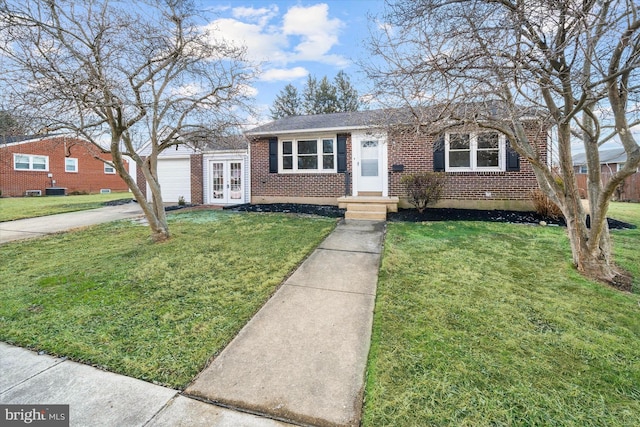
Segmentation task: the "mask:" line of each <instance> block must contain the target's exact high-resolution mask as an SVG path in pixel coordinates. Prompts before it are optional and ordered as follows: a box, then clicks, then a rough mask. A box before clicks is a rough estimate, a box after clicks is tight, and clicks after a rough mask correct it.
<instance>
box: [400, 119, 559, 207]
mask: <svg viewBox="0 0 640 427" xmlns="http://www.w3.org/2000/svg"><path fill="white" fill-rule="evenodd" d="M528 136H529V138H532V140H534V141H537V145H538V147H539V150H540V153H541V154H542V157H543V158H544V159H546V146H547V134H546V132H542V131H541V132H538V130H536V129H534V128H533V127H532V128H531V129H529V130H528ZM435 139H436V137H435V136H434V135H428V134H418V133H417V132H416V130H415V128H413V129H412V130H410V131H407V132H404V133H402V132H396V133H394V134H393V135H391V137H390V138H389V141H388V142H389V149H388V152H389V195H390V196H400V197H402V196H404V195H405V190H404V186H403V185H402V184H401V183H400V180H401V178H402V176H403V175H406V174H410V173H416V172H428V171H433V143H434V140H435ZM394 164H399V165H404V171H403V172H392V166H393V165H394ZM446 175H447V183H446V186H445V192H444V195H443V197H442V199H443V200H529V198H530V197H529V192H530V191H531V190H533V189H535V188H537V187H538V185H537V182H536V178H535V175H534V173H533V169H532V168H531V165H530V164H529V163H528V162H527V161H526V160H524V159H522V158H520V171H518V172H447V173H446ZM489 193H490V194H489Z"/></svg>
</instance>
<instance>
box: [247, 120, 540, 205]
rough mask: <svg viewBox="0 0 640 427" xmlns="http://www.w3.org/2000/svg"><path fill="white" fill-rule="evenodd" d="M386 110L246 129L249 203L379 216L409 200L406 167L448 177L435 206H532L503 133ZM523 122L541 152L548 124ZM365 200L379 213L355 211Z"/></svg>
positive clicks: (526, 178) (530, 184)
mask: <svg viewBox="0 0 640 427" xmlns="http://www.w3.org/2000/svg"><path fill="white" fill-rule="evenodd" d="M385 116H388V115H387V114H386V113H385V111H382V110H372V111H359V112H350V113H334V114H324V115H312V116H294V117H285V118H282V119H279V120H276V121H273V122H270V123H267V124H265V125H263V126H259V127H256V128H254V129H252V130H250V131H248V132H246V136H247V137H248V138H249V139H250V145H249V153H250V160H251V203H255V204H263V203H310V204H329V205H339V206H341V207H346V208H347V218H349V217H351V218H356V217H361V218H364V217H367V216H368V215H369V216H370V217H371V218H376V217H377V218H384V217H385V216H386V212H387V211H389V212H391V211H394V210H395V209H397V207H398V205H400V206H401V207H410V205H409V204H408V203H407V201H406V196H405V190H404V188H403V185H402V184H401V182H400V180H401V178H402V177H403V176H404V175H406V174H411V173H416V172H424V171H442V172H445V173H446V175H447V184H446V187H445V192H444V196H443V198H442V200H441V201H440V202H439V204H438V205H437V206H438V207H454V208H471V209H512V210H530V209H531V208H532V205H531V202H530V196H529V193H530V191H531V190H533V189H536V188H537V187H538V186H537V182H536V178H535V175H534V173H533V170H532V168H531V165H530V164H529V163H528V162H526V161H525V160H521V159H520V158H519V156H518V154H517V153H516V152H515V151H513V150H512V149H511V148H510V146H509V141H507V140H506V138H505V136H504V135H502V134H499V133H497V132H495V131H489V130H482V129H479V128H452V129H449V130H448V131H447V132H445V133H442V134H440V135H432V134H430V133H429V132H428V129H424V128H423V129H420V130H417V129H416V127H415V126H411V127H409V126H407V127H404V128H402V127H398V126H393V127H386V126H380V124H379V123H381V122H382V121H383V119H384V118H385ZM386 118H387V119H388V117H386ZM387 121H388V120H387ZM525 123H526V126H527V131H528V134H529V137H530V138H532V140H534V141H536V142H537V146H538V149H539V150H540V153H541V156H542V158H543V159H545V160H546V158H547V149H548V140H549V138H548V135H549V133H548V127H546V126H545V125H541V124H540V123H539V122H537V121H533V120H532V121H531V122H525ZM367 204H369V205H377V206H378V207H377V208H375V209H373V210H376V209H377V210H378V211H380V210H383V213H378V214H377V216H376V215H373V214H364V215H358V214H356V212H358V211H368V210H370V209H367V208H366V207H363V206H366V205H367ZM380 205H382V206H383V207H382V208H381V207H380ZM385 205H386V209H384V206H385ZM350 211H353V212H352V213H351V214H350V213H349V212H350Z"/></svg>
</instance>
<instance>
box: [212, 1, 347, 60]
mask: <svg viewBox="0 0 640 427" xmlns="http://www.w3.org/2000/svg"><path fill="white" fill-rule="evenodd" d="M228 12H229V14H230V17H223V18H219V19H216V20H214V21H213V22H211V23H210V24H209V25H208V28H209V29H210V30H211V31H214V32H219V33H221V34H222V36H223V37H224V38H225V39H227V40H229V41H231V42H233V43H235V44H240V45H244V46H246V47H247V55H248V57H249V59H251V60H253V61H257V62H264V61H268V62H269V63H271V64H288V63H291V62H295V61H315V62H322V63H325V64H330V65H335V66H338V67H341V68H344V67H346V66H347V65H349V63H350V61H349V60H348V59H346V58H345V57H343V56H341V55H337V54H331V53H330V51H331V49H332V48H333V47H334V46H336V45H337V44H338V43H339V35H340V31H341V30H342V29H343V28H344V27H345V24H344V22H342V21H341V20H340V19H337V18H330V17H329V6H328V5H327V4H324V3H319V4H315V5H311V6H308V7H305V6H292V7H291V8H289V9H288V10H287V11H286V13H285V14H284V15H280V11H279V9H278V7H277V6H275V5H274V6H270V7H263V8H252V7H235V8H233V9H231V10H230V11H228Z"/></svg>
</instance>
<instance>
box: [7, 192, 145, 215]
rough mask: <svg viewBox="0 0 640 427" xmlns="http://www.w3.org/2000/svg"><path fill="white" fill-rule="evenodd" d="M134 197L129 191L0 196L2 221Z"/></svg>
mask: <svg viewBox="0 0 640 427" xmlns="http://www.w3.org/2000/svg"><path fill="white" fill-rule="evenodd" d="M132 198H133V196H132V195H131V193H128V192H123V193H109V194H87V195H80V196H42V197H3V198H0V222H2V221H13V220H16V219H23V218H34V217H37V216H45V215H53V214H58V213H64V212H73V211H83V210H87V209H95V208H99V207H102V206H104V204H105V203H106V202H109V201H112V200H119V199H132Z"/></svg>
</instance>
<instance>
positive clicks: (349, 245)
mask: <svg viewBox="0 0 640 427" xmlns="http://www.w3.org/2000/svg"><path fill="white" fill-rule="evenodd" d="M384 227H385V224H384V223H383V222H371V221H347V222H344V221H343V222H342V223H341V224H340V225H339V226H338V227H337V228H336V230H335V231H334V232H333V233H332V234H331V235H329V237H327V239H326V240H325V241H324V242H323V243H322V244H320V246H319V247H318V248H317V249H316V250H315V251H314V252H313V254H312V255H311V256H310V257H309V258H308V259H307V260H306V261H305V262H304V263H303V264H302V265H301V266H300V267H299V268H298V270H296V272H295V273H294V274H293V275H292V276H291V277H290V278H289V279H288V280H287V281H286V282H285V284H284V285H283V286H282V287H281V288H280V289H279V290H278V291H277V292H276V293H275V294H274V296H273V297H272V298H271V299H270V300H269V301H268V302H267V303H266V304H265V305H264V307H263V308H262V309H261V310H260V311H259V312H258V313H257V314H256V316H254V317H253V319H251V321H250V322H249V323H248V324H247V325H246V326H245V327H244V328H243V329H242V331H241V332H240V333H239V334H238V336H237V337H236V338H235V339H234V340H233V341H232V342H231V344H229V345H228V346H227V347H226V348H225V349H224V350H223V351H222V352H221V354H220V355H219V356H218V357H217V358H215V359H214V360H213V362H212V363H211V364H210V365H209V366H208V367H207V368H206V369H205V370H204V371H203V372H201V373H200V375H199V376H198V377H197V378H196V380H195V381H194V382H193V383H192V384H191V385H190V386H189V387H188V388H187V389H186V390H185V394H187V395H191V396H194V397H197V398H200V399H203V400H205V401H211V402H215V403H222V404H224V405H228V406H230V407H234V408H240V409H242V410H248V411H252V412H254V413H258V414H265V415H267V416H270V417H274V418H277V419H281V420H288V421H292V422H296V423H303V424H311V425H321V426H357V425H359V423H360V416H361V410H362V395H363V388H364V379H365V369H366V362H367V356H368V352H369V345H370V339H371V327H372V322H373V309H374V303H375V294H376V285H377V278H378V267H379V262H380V254H381V247H382V241H383V238H384Z"/></svg>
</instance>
